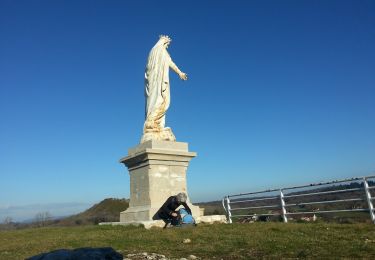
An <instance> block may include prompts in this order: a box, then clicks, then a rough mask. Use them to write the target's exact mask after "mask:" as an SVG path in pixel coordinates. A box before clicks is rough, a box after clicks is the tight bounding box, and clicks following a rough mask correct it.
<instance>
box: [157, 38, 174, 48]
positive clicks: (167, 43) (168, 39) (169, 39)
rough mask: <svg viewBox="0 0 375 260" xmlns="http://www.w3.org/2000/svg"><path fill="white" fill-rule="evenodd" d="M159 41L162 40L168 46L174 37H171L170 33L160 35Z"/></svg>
mask: <svg viewBox="0 0 375 260" xmlns="http://www.w3.org/2000/svg"><path fill="white" fill-rule="evenodd" d="M159 41H162V43H163V45H164V46H165V48H168V47H169V44H171V41H172V39H171V38H169V36H168V35H159Z"/></svg>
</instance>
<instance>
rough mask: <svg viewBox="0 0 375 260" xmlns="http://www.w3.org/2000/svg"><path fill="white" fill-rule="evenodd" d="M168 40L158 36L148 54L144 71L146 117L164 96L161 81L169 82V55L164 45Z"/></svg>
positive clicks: (159, 103)
mask: <svg viewBox="0 0 375 260" xmlns="http://www.w3.org/2000/svg"><path fill="white" fill-rule="evenodd" d="M168 41H170V39H167V38H165V37H160V39H159V41H158V42H157V43H156V44H155V46H154V47H153V48H152V49H151V51H150V54H149V56H148V61H147V66H146V71H145V96H146V99H147V102H146V117H148V116H150V113H151V112H152V111H156V110H158V108H159V106H161V105H162V103H163V99H164V98H165V96H164V93H163V91H164V90H165V89H164V88H165V84H163V83H164V82H167V83H168V84H169V76H168V72H169V61H170V56H169V54H168V52H167V50H166V47H165V46H164V45H165V44H166V43H167V42H168ZM161 97H162V98H161Z"/></svg>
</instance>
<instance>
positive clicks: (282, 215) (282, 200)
mask: <svg viewBox="0 0 375 260" xmlns="http://www.w3.org/2000/svg"><path fill="white" fill-rule="evenodd" d="M280 204H281V217H282V218H283V221H284V223H288V218H287V216H286V209H285V200H284V193H283V191H282V190H281V189H280Z"/></svg>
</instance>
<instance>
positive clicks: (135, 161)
mask: <svg viewBox="0 0 375 260" xmlns="http://www.w3.org/2000/svg"><path fill="white" fill-rule="evenodd" d="M195 156H197V153H195V152H189V151H188V144H187V143H181V142H167V141H148V142H146V143H143V144H140V145H138V146H137V147H134V148H132V149H129V155H128V156H126V157H124V158H122V159H121V160H120V162H121V163H123V164H125V165H126V167H128V169H129V170H133V169H136V168H140V167H144V166H147V165H150V164H162V165H183V166H188V163H189V161H190V160H191V159H192V158H194V157H195Z"/></svg>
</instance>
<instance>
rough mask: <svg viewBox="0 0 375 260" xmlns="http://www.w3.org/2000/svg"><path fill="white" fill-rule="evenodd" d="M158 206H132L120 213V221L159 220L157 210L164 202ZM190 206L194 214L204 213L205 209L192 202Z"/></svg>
mask: <svg viewBox="0 0 375 260" xmlns="http://www.w3.org/2000/svg"><path fill="white" fill-rule="evenodd" d="M157 206H158V207H157V208H155V207H151V206H138V207H130V208H128V209H127V210H125V211H123V212H121V213H120V222H139V221H151V220H158V219H159V218H158V217H157V215H156V214H157V212H158V210H159V208H160V207H161V206H162V204H160V205H157ZM188 206H189V208H190V209H191V213H192V215H193V216H197V217H200V216H202V215H203V211H204V209H202V208H199V207H198V206H195V205H193V204H191V203H188Z"/></svg>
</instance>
